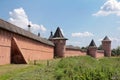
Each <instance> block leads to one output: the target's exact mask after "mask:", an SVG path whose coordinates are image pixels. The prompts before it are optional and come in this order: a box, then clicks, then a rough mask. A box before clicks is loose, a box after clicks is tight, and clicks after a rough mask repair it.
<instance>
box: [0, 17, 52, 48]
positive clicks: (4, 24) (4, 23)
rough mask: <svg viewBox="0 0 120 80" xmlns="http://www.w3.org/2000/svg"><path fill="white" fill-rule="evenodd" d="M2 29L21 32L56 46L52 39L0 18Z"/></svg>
mask: <svg viewBox="0 0 120 80" xmlns="http://www.w3.org/2000/svg"><path fill="white" fill-rule="evenodd" d="M0 29H4V30H7V31H10V32H12V33H15V34H19V35H21V36H24V37H27V38H30V39H33V40H36V41H39V42H41V43H44V44H47V45H50V46H54V44H53V43H52V42H51V41H49V40H47V39H44V38H41V37H38V36H37V35H35V34H33V33H31V32H29V31H26V30H24V29H22V28H19V27H17V26H15V25H13V24H11V23H9V22H7V21H4V20H2V19H0Z"/></svg>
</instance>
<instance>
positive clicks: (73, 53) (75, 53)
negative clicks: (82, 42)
mask: <svg viewBox="0 0 120 80" xmlns="http://www.w3.org/2000/svg"><path fill="white" fill-rule="evenodd" d="M85 55H86V52H85V51H81V50H80V49H72V48H66V51H65V55H64V56H65V57H69V56H85Z"/></svg>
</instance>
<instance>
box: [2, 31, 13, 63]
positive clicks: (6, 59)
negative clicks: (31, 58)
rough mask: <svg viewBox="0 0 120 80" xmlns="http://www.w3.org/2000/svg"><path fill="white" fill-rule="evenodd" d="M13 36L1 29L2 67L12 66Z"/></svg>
mask: <svg viewBox="0 0 120 80" xmlns="http://www.w3.org/2000/svg"><path fill="white" fill-rule="evenodd" d="M10 35H11V34H9V33H8V32H6V31H3V30H1V29H0V65H4V64H10V49H11V40H10V39H11V37H10Z"/></svg>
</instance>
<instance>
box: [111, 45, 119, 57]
mask: <svg viewBox="0 0 120 80" xmlns="http://www.w3.org/2000/svg"><path fill="white" fill-rule="evenodd" d="M112 56H120V46H118V47H117V48H116V49H112Z"/></svg>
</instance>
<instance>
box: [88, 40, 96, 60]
mask: <svg viewBox="0 0 120 80" xmlns="http://www.w3.org/2000/svg"><path fill="white" fill-rule="evenodd" d="M96 53H97V47H96V44H95V42H94V40H92V41H91V43H90V44H89V47H88V55H90V56H92V57H95V58H96Z"/></svg>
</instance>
